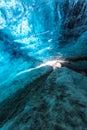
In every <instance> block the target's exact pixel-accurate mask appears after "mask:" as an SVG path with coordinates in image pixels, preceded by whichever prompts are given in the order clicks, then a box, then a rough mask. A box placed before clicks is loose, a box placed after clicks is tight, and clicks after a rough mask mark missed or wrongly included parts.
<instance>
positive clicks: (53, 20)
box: [0, 0, 87, 84]
mask: <svg viewBox="0 0 87 130" xmlns="http://www.w3.org/2000/svg"><path fill="white" fill-rule="evenodd" d="M77 50H78V51H77ZM57 57H61V58H62V59H66V58H69V57H73V58H78V57H81V58H84V57H85V58H86V57H87V1H86V0H46V1H45V0H28V1H27V0H1V1H0V67H1V69H0V76H1V78H0V79H1V84H2V83H6V82H7V81H8V80H9V79H10V77H9V76H10V72H12V73H13V74H12V76H11V77H14V75H15V74H14V73H17V72H19V71H22V70H24V69H27V68H31V67H34V66H36V65H37V64H39V63H41V62H42V61H47V60H50V59H55V58H57ZM34 61H35V62H34ZM20 66H21V67H20ZM8 68H10V69H11V70H8ZM12 70H15V71H12ZM2 75H3V76H2ZM8 75H9V76H8ZM2 77H6V78H2ZM7 77H9V79H8V78H7ZM4 79H6V82H5V81H4ZM7 79H8V80H7Z"/></svg>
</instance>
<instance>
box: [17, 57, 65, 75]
mask: <svg viewBox="0 0 87 130" xmlns="http://www.w3.org/2000/svg"><path fill="white" fill-rule="evenodd" d="M64 62H65V61H63V60H58V59H56V60H51V61H47V62H45V63H43V64H41V65H39V66H37V67H35V68H31V69H27V70H24V71H21V72H19V73H18V74H17V75H16V76H19V75H21V74H24V73H28V72H30V71H32V70H36V69H38V68H41V67H44V66H51V67H52V68H53V70H55V69H56V68H61V67H62V63H64Z"/></svg>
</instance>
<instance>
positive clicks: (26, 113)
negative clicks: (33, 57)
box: [0, 66, 87, 130]
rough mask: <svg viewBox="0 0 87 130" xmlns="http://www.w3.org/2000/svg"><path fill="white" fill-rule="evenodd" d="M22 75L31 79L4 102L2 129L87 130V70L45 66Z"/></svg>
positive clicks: (0, 115) (1, 106)
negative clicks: (78, 70)
mask: <svg viewBox="0 0 87 130" xmlns="http://www.w3.org/2000/svg"><path fill="white" fill-rule="evenodd" d="M22 77H23V78H26V77H27V79H28V77H29V78H30V79H29V82H28V83H26V85H25V86H24V87H22V88H20V89H18V90H17V91H16V92H15V93H14V94H11V93H10V96H8V98H6V99H5V100H4V101H2V102H1V103H0V130H87V77H86V75H84V73H78V72H75V71H73V70H71V69H69V68H67V67H61V68H56V69H55V70H53V69H52V67H50V66H44V67H41V68H38V69H37V70H34V71H31V72H28V73H27V74H26V76H25V74H23V75H22ZM19 82H23V80H22V79H20V80H19V81H18V80H17V79H16V80H15V81H14V82H13V84H15V86H16V84H18V83H19Z"/></svg>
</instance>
